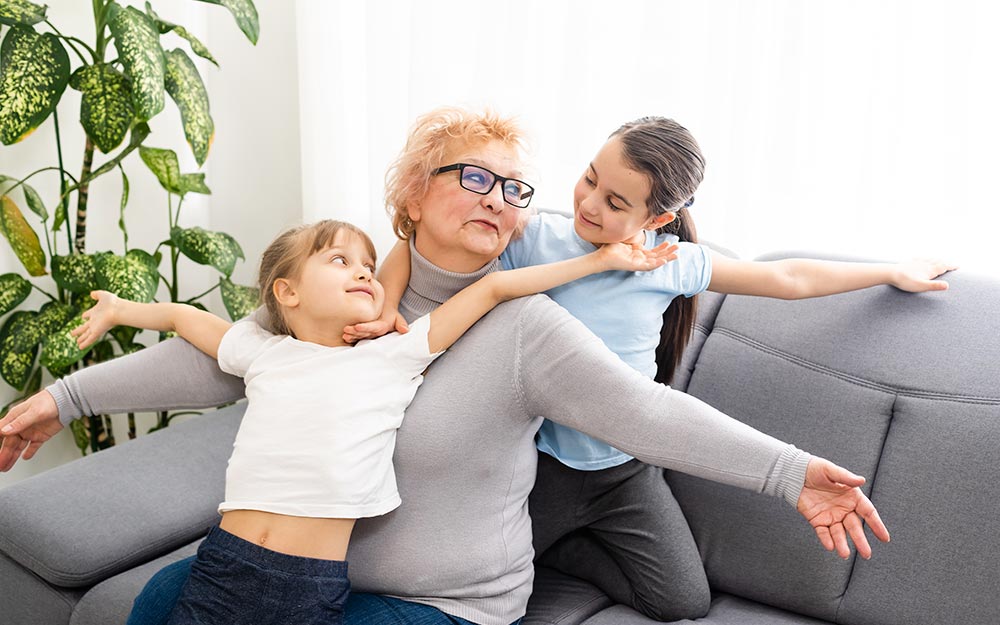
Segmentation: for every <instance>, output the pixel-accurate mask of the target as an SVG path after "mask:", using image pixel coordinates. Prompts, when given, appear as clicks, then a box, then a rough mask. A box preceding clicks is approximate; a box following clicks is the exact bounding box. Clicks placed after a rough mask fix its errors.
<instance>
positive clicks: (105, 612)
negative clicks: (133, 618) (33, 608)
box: [69, 539, 201, 625]
mask: <svg viewBox="0 0 1000 625" xmlns="http://www.w3.org/2000/svg"><path fill="white" fill-rule="evenodd" d="M199 544H201V540H200V539H199V540H196V541H194V542H193V543H189V544H187V545H184V546H183V547H181V548H180V549H177V550H175V551H173V552H171V553H168V554H167V555H165V556H161V557H159V558H156V559H155V560H151V561H149V562H147V563H145V564H143V565H141V566H137V567H135V568H133V569H129V570H127V571H125V572H123V573H119V574H118V575H115V576H114V577H110V578H108V579H106V580H104V581H103V582H101V583H100V584H98V585H96V586H94V587H93V588H91V589H90V590H89V591H88V592H87V594H85V595H84V596H83V598H82V599H81V600H80V602H79V603H78V604H77V605H76V609H74V610H73V617H72V618H71V619H70V621H69V624H70V625H110V624H111V623H124V622H125V621H126V619H127V618H128V615H129V612H131V611H132V602H133V601H135V598H136V596H138V594H139V592H140V591H141V590H142V589H143V587H144V586H145V585H146V582H148V581H149V579H150V578H151V577H153V575H155V574H156V572H157V571H159V570H160V569H162V568H163V567H165V566H167V565H168V564H172V563H174V562H177V561H178V560H183V559H184V558H187V557H188V556H193V555H194V554H195V552H196V551H198V545H199Z"/></svg>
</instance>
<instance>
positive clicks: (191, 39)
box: [146, 2, 219, 67]
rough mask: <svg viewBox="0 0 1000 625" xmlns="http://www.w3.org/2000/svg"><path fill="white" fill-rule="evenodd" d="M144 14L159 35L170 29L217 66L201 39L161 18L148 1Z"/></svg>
mask: <svg viewBox="0 0 1000 625" xmlns="http://www.w3.org/2000/svg"><path fill="white" fill-rule="evenodd" d="M146 15H148V16H149V19H151V20H153V23H154V24H156V27H157V29H158V30H159V31H160V34H161V35H165V34H167V33H169V32H170V31H173V33H174V34H175V35H177V36H178V37H180V38H182V39H186V40H187V42H188V43H189V44H191V51H192V52H194V53H195V54H197V55H198V56H200V57H201V58H203V59H207V60H209V61H211V62H212V63H213V64H214V65H215V66H216V67H218V66H219V63H218V62H217V61H216V60H215V57H214V56H212V53H211V52H209V51H208V48H206V47H205V44H203V43H202V42H201V40H199V39H198V38H197V37H195V36H194V35H192V34H191V33H189V32H188V30H187V29H186V28H184V27H183V26H180V25H178V24H172V23H170V22H168V21H166V20H164V19H162V18H161V17H160V16H159V15H157V14H156V12H155V11H154V10H153V7H152V6H151V5H150V4H149V3H148V2H147V3H146Z"/></svg>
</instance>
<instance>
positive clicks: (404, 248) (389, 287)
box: [344, 241, 410, 343]
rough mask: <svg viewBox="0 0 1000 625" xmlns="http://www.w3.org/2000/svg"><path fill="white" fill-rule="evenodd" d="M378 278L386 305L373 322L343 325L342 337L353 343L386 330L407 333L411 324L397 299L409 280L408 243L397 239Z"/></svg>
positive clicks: (383, 263)
mask: <svg viewBox="0 0 1000 625" xmlns="http://www.w3.org/2000/svg"><path fill="white" fill-rule="evenodd" d="M378 281H379V282H381V283H382V288H383V289H385V305H384V306H383V307H382V316H381V317H379V318H378V319H376V320H375V321H369V322H367V323H356V324H354V325H351V326H347V327H345V328H344V340H345V341H347V342H348V343H354V342H356V341H360V340H361V339H371V338H376V337H379V336H382V335H384V334H388V333H389V332H393V331H396V332H403V333H405V332H407V331H408V330H409V329H410V327H409V326H408V325H407V324H406V320H405V319H403V316H402V315H401V314H399V301H400V300H401V299H403V293H404V292H405V291H406V285H407V284H409V283H410V243H409V241H398V242H397V243H396V245H394V246H393V248H392V250H391V251H390V252H389V255H388V256H386V257H385V260H384V261H382V266H381V267H380V268H379V270H378Z"/></svg>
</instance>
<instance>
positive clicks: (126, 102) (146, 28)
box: [0, 0, 259, 453]
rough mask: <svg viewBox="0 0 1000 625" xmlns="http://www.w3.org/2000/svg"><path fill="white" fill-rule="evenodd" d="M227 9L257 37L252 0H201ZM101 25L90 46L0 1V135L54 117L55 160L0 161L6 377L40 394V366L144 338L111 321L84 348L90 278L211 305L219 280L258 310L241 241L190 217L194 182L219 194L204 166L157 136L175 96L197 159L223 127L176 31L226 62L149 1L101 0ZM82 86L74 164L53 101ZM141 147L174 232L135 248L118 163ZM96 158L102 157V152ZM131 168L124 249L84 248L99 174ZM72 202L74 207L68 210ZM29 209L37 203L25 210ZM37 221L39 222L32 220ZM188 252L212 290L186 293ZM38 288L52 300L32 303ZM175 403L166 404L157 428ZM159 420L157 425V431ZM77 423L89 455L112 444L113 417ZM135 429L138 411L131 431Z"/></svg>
mask: <svg viewBox="0 0 1000 625" xmlns="http://www.w3.org/2000/svg"><path fill="white" fill-rule="evenodd" d="M198 1H201V2H207V3H209V4H217V5H222V6H224V7H226V8H227V9H229V11H230V12H231V13H232V14H233V16H234V17H235V20H236V23H237V24H238V26H239V28H240V29H241V30H242V31H243V33H244V34H245V35H246V37H247V38H248V39H249V40H250V41H251V42H252V43H254V44H256V41H257V36H258V31H259V25H258V20H257V12H256V9H255V7H254V5H253V2H252V0H198ZM91 3H92V7H93V18H94V30H93V33H94V34H93V39H92V40H91V41H90V42H89V43H88V42H85V41H83V40H82V39H79V38H77V37H75V36H67V35H65V34H63V33H62V32H60V31H59V29H58V28H56V26H55V25H53V24H52V22H50V21H49V19H48V17H47V15H46V13H47V7H46V6H44V5H39V4H35V3H33V2H29V1H28V0H0V35H2V43H0V142H2V143H3V144H4V145H11V144H14V143H17V142H19V141H22V140H24V139H25V138H27V137H28V136H29V135H30V134H31V133H32V131H34V130H35V129H36V128H38V127H39V126H40V125H42V124H43V123H48V122H49V120H51V123H52V124H53V125H54V127H55V138H56V150H55V153H56V155H57V160H58V162H57V163H55V164H53V165H52V166H49V167H44V168H41V169H38V170H36V171H32V172H28V173H21V172H10V171H0V233H2V234H3V236H4V237H5V238H6V240H7V242H8V243H9V245H10V248H11V249H12V250H13V252H14V254H15V255H16V257H17V258H18V259H19V260H20V262H21V264H22V265H23V267H24V272H23V273H24V274H26V275H22V273H15V272H12V273H6V274H3V275H0V316H5V318H4V320H3V323H2V325H0V378H2V379H3V381H4V382H5V383H6V384H8V385H10V386H11V387H13V388H15V389H17V391H18V392H19V393H20V394H19V396H18V398H17V399H15V400H14V401H13V402H11V403H10V404H8V405H7V406H5V407H4V408H3V411H2V412H0V415H2V414H3V413H5V412H6V411H7V409H8V408H9V407H10V405H13V404H14V403H16V402H17V401H20V400H21V399H23V398H24V397H27V396H28V395H31V394H32V393H34V392H36V391H37V390H38V389H39V388H41V385H42V379H43V377H44V373H43V372H44V371H47V372H48V373H49V374H50V375H52V376H61V375H65V374H66V373H67V372H69V371H71V370H73V369H75V368H77V367H79V366H81V365H83V364H89V363H91V362H100V361H103V360H107V359H109V358H114V357H116V356H118V355H121V354H126V353H130V352H133V351H135V350H138V349H141V348H142V345H141V344H139V343H137V342H136V340H135V338H136V334H137V333H138V330H136V329H134V328H124V327H120V328H115V329H114V330H113V331H111V332H110V333H109V336H108V337H106V338H105V339H103V340H101V341H99V342H98V343H96V344H95V345H93V346H92V347H90V348H88V349H87V350H80V349H78V348H77V346H76V342H75V340H74V339H73V337H71V336H70V334H69V332H70V330H72V329H73V328H74V327H76V326H77V325H79V324H80V323H81V322H82V319H81V317H80V314H81V313H82V312H83V311H84V310H86V309H87V308H89V307H90V306H91V305H92V304H93V301H92V300H91V299H90V296H89V293H90V291H91V290H93V289H105V290H108V291H112V292H114V293H116V294H117V295H119V296H121V297H124V298H127V299H131V300H135V301H144V302H148V301H152V300H153V299H154V298H155V297H156V294H157V292H158V291H160V286H161V284H162V285H163V286H164V287H165V288H164V290H165V291H166V292H167V294H168V296H169V298H170V301H175V302H176V301H183V302H186V303H189V304H193V305H196V306H201V307H204V306H203V305H202V304H201V303H200V302H201V299H202V298H204V297H205V296H206V295H208V293H210V292H211V291H213V290H215V289H216V288H218V289H220V290H221V296H222V300H223V302H224V305H225V307H226V310H227V312H228V313H229V315H230V316H231V317H232V318H234V319H236V318H239V317H241V316H243V315H245V314H246V313H247V312H249V311H250V310H252V309H253V308H254V307H255V305H256V301H257V292H256V290H255V289H253V288H250V287H244V286H239V285H237V284H234V283H233V282H232V281H231V280H230V277H231V275H232V272H233V269H234V267H235V265H236V262H237V260H238V259H242V258H243V251H242V250H241V248H240V246H239V244H238V243H237V242H236V240H235V239H233V238H232V237H231V236H229V235H228V234H225V233H223V232H210V231H207V230H204V229H201V228H197V227H193V228H192V227H187V228H186V227H184V226H183V225H182V222H181V219H180V213H181V207H182V205H183V203H184V199H185V197H186V196H187V195H188V194H190V193H201V194H207V193H210V190H209V188H208V187H207V186H206V184H205V175H204V174H203V173H182V172H181V169H180V165H179V161H178V158H177V155H176V153H174V152H173V151H171V150H167V149H161V148H157V147H153V146H150V145H148V144H147V139H148V137H149V135H150V129H149V125H148V124H147V122H149V120H150V119H152V118H153V117H154V116H156V115H157V114H159V113H160V112H162V111H163V110H164V108H165V105H166V101H167V100H168V99H171V100H173V102H174V103H175V104H176V107H177V109H178V111H179V112H180V119H181V124H182V126H183V131H184V135H185V138H186V140H187V143H188V144H189V145H190V147H191V151H192V154H193V156H194V159H195V161H196V162H197V164H198V166H199V167H200V166H201V165H202V164H204V162H205V159H206V158H207V157H208V153H209V148H210V146H211V143H212V138H213V134H214V125H213V122H212V117H211V114H210V110H209V100H208V94H207V91H206V89H205V86H204V83H203V81H202V79H201V76H200V74H199V72H198V69H197V67H196V66H195V64H194V62H193V61H192V59H191V57H190V56H189V55H188V53H187V52H186V51H185V49H183V48H174V49H171V50H167V49H166V48H165V47H164V44H165V43H171V42H170V41H169V40H168V39H167V38H168V37H169V38H171V39H174V40H175V41H177V42H179V43H181V44H182V45H184V47H185V48H189V49H190V50H191V52H193V53H194V54H195V55H197V56H199V57H202V58H204V59H207V60H208V61H210V62H212V63H215V64H216V65H217V63H216V61H215V59H214V58H213V57H212V54H211V53H210V52H209V51H208V49H207V48H206V47H205V46H204V45H203V44H202V43H201V42H200V41H199V40H198V39H197V38H196V37H194V36H193V35H192V34H191V33H190V32H189V31H188V30H187V29H185V28H184V27H183V26H180V25H178V24H172V23H170V22H167V21H165V20H163V19H161V18H160V17H159V16H158V15H157V14H156V12H155V11H154V10H153V7H152V6H151V5H150V3H149V2H146V4H145V11H142V10H140V9H138V8H136V7H134V6H123V5H121V4H119V3H118V2H116V1H115V0H92V2H91ZM68 89H72V90H75V91H78V92H79V93H80V124H81V125H82V127H83V130H84V133H85V137H86V139H85V144H84V146H83V159H82V167H81V169H80V170H79V172H76V173H75V175H74V172H71V171H69V170H68V169H67V168H66V166H65V165H64V159H63V154H64V151H63V145H62V140H61V138H60V131H59V130H60V129H59V124H60V120H59V117H58V114H57V111H56V106H57V105H58V103H59V101H60V99H61V98H62V96H63V95H64V93H65V92H66V91H67V90H68ZM135 155H137V156H138V157H139V158H140V159H141V160H142V162H143V163H145V165H146V166H147V167H148V168H149V170H150V171H152V173H153V174H155V176H156V178H157V180H158V181H159V183H160V185H161V186H162V187H163V189H164V190H165V191H166V202H165V203H166V207H167V213H168V215H167V217H168V224H169V231H168V232H166V233H165V236H164V239H163V241H162V242H161V243H160V244H159V245H158V246H157V247H156V248H155V249H153V250H152V251H147V250H143V249H138V248H134V247H133V248H130V247H129V244H128V230H127V228H126V224H125V218H124V215H125V207H126V206H127V204H128V201H129V180H128V177H127V176H126V175H125V170H124V168H123V167H122V162H123V161H125V160H126V159H130V158H135ZM95 161H99V162H95ZM116 173H117V174H119V175H120V176H121V183H122V185H121V188H122V194H121V198H120V202H119V206H120V210H121V217H120V219H119V222H118V225H119V228H120V229H121V232H122V240H123V247H122V249H121V250H120V251H99V252H90V253H88V250H87V238H86V237H87V210H88V199H89V191H90V187H91V184H92V183H93V181H94V180H95V179H97V178H98V177H100V176H104V175H108V174H116ZM42 180H44V181H46V182H47V183H48V184H50V185H51V187H52V193H51V194H50V195H51V197H55V198H57V199H56V201H55V202H50V203H49V204H46V203H45V202H43V200H42V194H40V193H39V192H38V190H37V188H40V186H39V184H38V181H42ZM73 202H75V207H76V210H75V212H74V213H72V215H71V213H70V206H71V204H72V203H73ZM25 208H26V209H27V211H25V210H23V209H25ZM33 223H34V225H33ZM182 255H183V256H186V257H187V258H189V259H191V260H193V261H194V262H196V263H199V264H202V265H206V266H209V267H213V268H214V269H215V270H216V271H218V272H219V274H220V275H219V279H218V282H217V283H216V284H215V286H214V287H212V288H211V289H209V290H208V291H206V292H204V293H201V294H199V295H197V296H195V297H191V298H185V299H182V298H181V296H180V288H179V282H180V279H179V278H180V276H179V275H178V259H179V258H180V256H182ZM32 290H37V291H39V292H40V293H42V294H43V295H44V297H45V298H46V300H47V301H45V303H44V304H42V305H41V306H40V307H38V308H37V309H33V308H29V307H27V306H25V300H26V299H27V297H28V295H29V294H30V293H31V291H32ZM175 416H177V414H168V413H162V414H160V415H159V419H158V422H157V425H156V428H159V427H164V426H166V425H167V424H168V423H169V421H170V419H172V418H173V417H175ZM154 429H155V428H154ZM73 433H74V436H75V438H76V441H77V445H78V446H79V447H80V449H81V451H82V452H83V453H86V452H87V451H88V450H91V451H97V450H99V449H103V448H106V447H109V446H111V445H113V444H114V435H113V432H112V431H111V427H110V421H109V420H108V418H107V416H104V415H102V416H97V417H91V418H90V419H89V421H88V420H80V421H77V422H74V424H73ZM135 435H136V432H135V420H134V417H133V416H132V415H130V418H129V437H130V438H132V437H134V436H135Z"/></svg>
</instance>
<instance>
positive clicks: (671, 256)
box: [596, 242, 678, 271]
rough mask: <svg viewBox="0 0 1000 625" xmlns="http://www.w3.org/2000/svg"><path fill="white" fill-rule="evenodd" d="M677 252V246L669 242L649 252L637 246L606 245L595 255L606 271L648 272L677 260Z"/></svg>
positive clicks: (625, 244)
mask: <svg viewBox="0 0 1000 625" xmlns="http://www.w3.org/2000/svg"><path fill="white" fill-rule="evenodd" d="M677 250H678V247H677V244H676V243H669V242H667V243H661V244H659V245H657V246H656V247H654V248H653V249H649V250H647V249H646V248H644V247H642V246H639V245H629V244H627V243H607V244H605V245H603V246H601V248H600V249H598V250H597V252H596V253H597V255H598V258H599V259H600V261H601V263H602V264H603V265H604V268H605V269H606V270H610V271H614V270H617V271H650V270H652V269H656V268H657V267H662V266H663V265H665V264H666V263H668V262H670V261H672V260H677Z"/></svg>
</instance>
